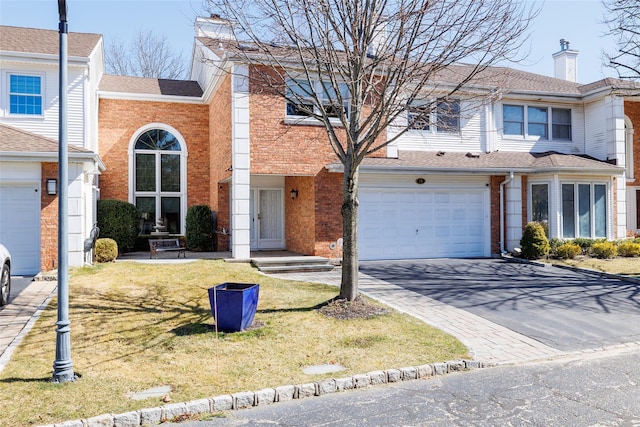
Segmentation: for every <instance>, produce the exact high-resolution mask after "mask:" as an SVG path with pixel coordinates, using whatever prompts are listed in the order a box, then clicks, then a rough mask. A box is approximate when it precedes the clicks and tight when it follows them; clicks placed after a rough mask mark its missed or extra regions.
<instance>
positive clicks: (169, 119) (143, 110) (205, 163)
mask: <svg viewBox="0 0 640 427" xmlns="http://www.w3.org/2000/svg"><path fill="white" fill-rule="evenodd" d="M98 123H99V132H98V141H99V147H100V152H99V154H100V156H101V157H102V160H103V161H104V163H105V164H106V165H107V170H106V171H104V172H103V174H102V175H101V176H100V194H101V196H100V197H101V198H102V199H119V200H125V201H127V200H128V198H129V194H128V185H129V167H128V163H129V159H128V149H129V142H130V140H131V138H132V137H133V135H134V133H135V132H136V131H137V130H138V129H140V128H141V127H142V126H144V125H147V124H149V123H165V124H168V125H169V126H172V127H173V128H175V129H176V130H177V131H178V132H180V134H181V135H182V137H183V138H184V139H185V142H186V145H187V151H188V153H189V156H188V158H187V205H188V206H191V205H197V204H207V205H210V199H209V182H208V180H207V179H203V177H208V176H209V140H208V137H209V124H208V123H209V117H208V106H206V105H195V104H182V103H166V102H143V101H127V100H114V99H101V100H100V104H99V112H98Z"/></svg>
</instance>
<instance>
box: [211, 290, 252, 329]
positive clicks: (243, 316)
mask: <svg viewBox="0 0 640 427" xmlns="http://www.w3.org/2000/svg"><path fill="white" fill-rule="evenodd" d="M259 294H260V285H259V284H257V283H222V284H220V285H217V286H214V287H213V288H209V304H210V305H211V314H212V315H213V319H214V320H215V321H216V325H217V326H218V330H219V331H223V332H239V331H242V330H244V329H246V328H248V327H249V326H251V324H252V323H253V318H254V316H255V315H256V310H257V308H258V297H259ZM216 305H217V309H216ZM216 314H217V316H216Z"/></svg>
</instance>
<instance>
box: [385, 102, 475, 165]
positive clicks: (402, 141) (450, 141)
mask: <svg viewBox="0 0 640 427" xmlns="http://www.w3.org/2000/svg"><path fill="white" fill-rule="evenodd" d="M460 108H461V118H460V133H447V132H434V131H433V130H430V131H421V130H409V131H407V132H406V133H405V134H404V135H402V136H401V137H399V138H398V140H397V147H398V150H401V151H402V150H416V151H439V150H445V151H459V152H468V151H474V152H476V151H483V150H484V148H485V143H484V138H483V137H482V134H483V132H482V125H483V123H484V122H483V120H484V118H483V117H482V116H483V115H484V109H483V108H482V107H481V106H480V107H479V106H478V105H477V103H468V102H464V101H463V102H461V106H460ZM399 121H401V122H402V123H401V124H400V125H399V126H401V127H403V126H406V117H405V116H403V117H400V118H399ZM398 133H399V127H393V126H390V127H389V129H388V138H389V139H390V138H393V137H395V136H396V135H397V134H398Z"/></svg>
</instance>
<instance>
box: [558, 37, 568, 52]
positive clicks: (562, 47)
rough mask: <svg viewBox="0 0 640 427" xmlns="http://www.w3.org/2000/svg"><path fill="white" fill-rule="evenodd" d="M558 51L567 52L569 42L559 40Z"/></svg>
mask: <svg viewBox="0 0 640 427" xmlns="http://www.w3.org/2000/svg"><path fill="white" fill-rule="evenodd" d="M560 50H569V40H567V39H560Z"/></svg>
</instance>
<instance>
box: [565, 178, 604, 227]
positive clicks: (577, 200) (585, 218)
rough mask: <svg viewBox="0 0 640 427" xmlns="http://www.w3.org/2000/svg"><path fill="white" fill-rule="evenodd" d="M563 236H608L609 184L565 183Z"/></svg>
mask: <svg viewBox="0 0 640 427" xmlns="http://www.w3.org/2000/svg"><path fill="white" fill-rule="evenodd" d="M561 195H562V238H564V239H572V238H576V237H585V238H602V237H607V185H606V184H598V183H582V182H578V183H563V184H562V189H561Z"/></svg>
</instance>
